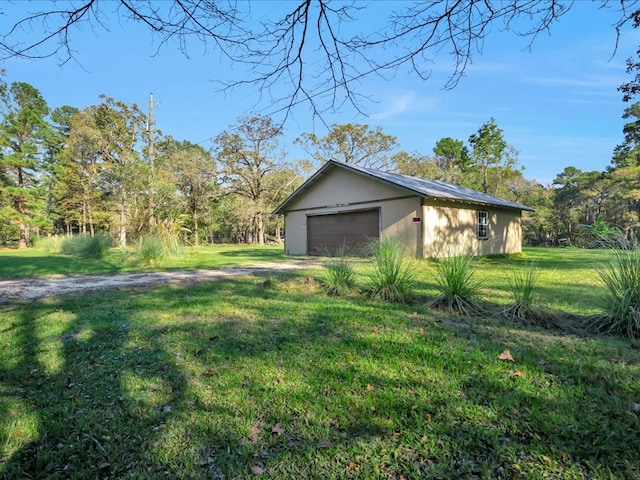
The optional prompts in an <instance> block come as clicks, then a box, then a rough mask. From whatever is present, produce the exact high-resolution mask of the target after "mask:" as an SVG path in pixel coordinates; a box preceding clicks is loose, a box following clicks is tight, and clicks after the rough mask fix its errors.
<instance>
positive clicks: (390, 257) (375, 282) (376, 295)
mask: <svg viewBox="0 0 640 480" xmlns="http://www.w3.org/2000/svg"><path fill="white" fill-rule="evenodd" d="M369 251H370V253H371V254H372V257H373V272H372V273H371V274H370V275H369V284H368V285H367V293H368V294H369V297H370V298H371V299H373V300H382V301H385V302H397V303H404V302H407V301H409V300H410V299H411V297H412V296H413V289H414V286H415V279H416V267H415V263H414V262H413V260H412V259H410V258H408V257H406V256H405V255H404V254H403V248H402V246H401V245H400V244H399V243H398V242H396V241H394V240H391V239H387V240H383V241H382V242H377V241H376V242H373V243H371V244H370V245H369Z"/></svg>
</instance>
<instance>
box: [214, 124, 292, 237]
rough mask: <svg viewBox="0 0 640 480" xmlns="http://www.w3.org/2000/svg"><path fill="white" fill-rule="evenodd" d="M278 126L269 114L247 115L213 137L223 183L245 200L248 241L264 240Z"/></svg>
mask: <svg viewBox="0 0 640 480" xmlns="http://www.w3.org/2000/svg"><path fill="white" fill-rule="evenodd" d="M281 135H282V129H281V127H280V126H278V125H275V124H274V123H273V121H272V120H271V118H269V117H260V116H250V117H242V118H240V119H239V121H238V124H237V125H235V126H234V127H232V128H231V129H230V130H229V131H225V132H223V133H221V134H220V135H218V136H217V137H216V139H215V143H216V153H217V159H218V162H219V163H220V171H221V174H222V184H223V186H225V187H226V188H228V189H229V190H230V191H231V192H233V193H235V194H237V195H239V196H241V197H243V198H245V199H247V200H248V203H247V204H246V215H248V216H249V218H251V227H250V229H249V232H248V238H247V242H248V243H259V244H261V245H262V244H264V236H265V216H266V215H267V214H268V212H269V208H268V205H267V195H268V183H267V181H266V179H267V177H268V176H269V175H270V174H272V173H274V172H275V171H277V170H278V164H279V162H280V161H281V160H282V157H283V154H282V153H281V152H280V151H279V143H278V139H279V138H280V136H281Z"/></svg>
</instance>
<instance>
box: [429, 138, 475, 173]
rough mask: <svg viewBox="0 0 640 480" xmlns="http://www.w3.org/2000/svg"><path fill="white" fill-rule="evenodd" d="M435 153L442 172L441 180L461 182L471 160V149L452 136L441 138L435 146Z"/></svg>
mask: <svg viewBox="0 0 640 480" xmlns="http://www.w3.org/2000/svg"><path fill="white" fill-rule="evenodd" d="M433 153H434V154H435V161H436V165H437V166H438V170H440V172H442V173H441V175H440V177H439V180H442V181H445V182H450V183H456V184H457V183H461V181H462V178H463V176H464V174H465V172H466V171H467V170H468V168H469V163H470V162H471V158H470V157H469V151H468V149H467V147H466V146H465V144H464V142H463V141H462V140H455V139H453V138H451V137H445V138H441V139H440V140H438V141H437V142H436V145H435V146H434V147H433Z"/></svg>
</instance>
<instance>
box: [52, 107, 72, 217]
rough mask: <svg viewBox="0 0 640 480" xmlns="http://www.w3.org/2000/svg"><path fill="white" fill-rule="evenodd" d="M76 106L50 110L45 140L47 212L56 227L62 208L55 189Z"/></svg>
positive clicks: (62, 212) (57, 184)
mask: <svg viewBox="0 0 640 480" xmlns="http://www.w3.org/2000/svg"><path fill="white" fill-rule="evenodd" d="M78 111H79V110H78V109H77V108H76V107H72V106H69V105H65V106H62V107H58V108H56V109H55V110H53V111H52V112H51V127H52V128H51V129H50V131H49V134H48V135H47V138H46V140H45V145H46V155H45V168H44V171H45V172H46V176H45V186H46V189H47V212H48V215H49V217H50V219H51V221H52V222H53V224H54V229H55V228H56V227H58V228H59V227H62V225H60V221H61V218H62V217H63V216H64V210H63V209H62V207H61V205H60V204H59V202H58V201H57V200H58V196H57V190H58V189H59V187H60V186H61V179H60V173H61V171H62V166H61V157H62V154H63V152H64V151H65V149H66V148H67V146H68V139H69V133H70V131H71V121H72V119H73V116H74V115H76V114H77V113H78Z"/></svg>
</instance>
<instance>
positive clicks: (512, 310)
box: [501, 262, 539, 322]
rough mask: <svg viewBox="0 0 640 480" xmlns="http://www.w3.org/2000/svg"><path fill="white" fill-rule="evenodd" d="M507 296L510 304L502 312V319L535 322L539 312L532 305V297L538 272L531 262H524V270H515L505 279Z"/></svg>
mask: <svg viewBox="0 0 640 480" xmlns="http://www.w3.org/2000/svg"><path fill="white" fill-rule="evenodd" d="M507 282H508V285H509V294H510V295H511V299H512V303H511V304H510V305H509V306H507V307H506V308H505V309H504V310H502V312H501V314H502V316H503V317H505V318H507V319H509V320H521V321H525V322H535V321H536V320H537V319H538V317H539V312H538V311H537V310H536V309H535V307H534V305H533V297H534V293H535V290H536V288H537V282H538V271H537V270H536V267H535V265H534V264H533V262H526V263H525V265H524V269H523V270H520V269H516V268H515V265H514V270H513V273H512V274H511V275H510V276H508V277H507Z"/></svg>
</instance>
